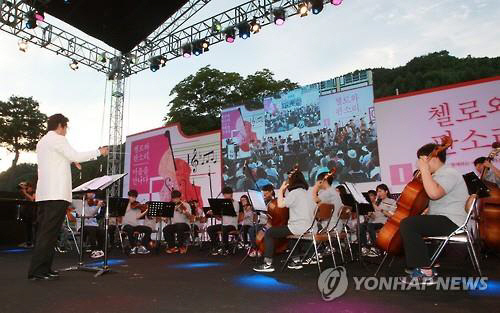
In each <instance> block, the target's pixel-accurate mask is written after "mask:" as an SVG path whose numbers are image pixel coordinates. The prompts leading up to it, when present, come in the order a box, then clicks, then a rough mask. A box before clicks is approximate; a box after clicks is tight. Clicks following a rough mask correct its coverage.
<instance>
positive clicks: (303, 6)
mask: <svg viewBox="0 0 500 313" xmlns="http://www.w3.org/2000/svg"><path fill="white" fill-rule="evenodd" d="M297 12H298V13H299V16H300V17H304V16H307V15H308V14H309V4H308V3H307V2H302V3H299V5H298V6H297Z"/></svg>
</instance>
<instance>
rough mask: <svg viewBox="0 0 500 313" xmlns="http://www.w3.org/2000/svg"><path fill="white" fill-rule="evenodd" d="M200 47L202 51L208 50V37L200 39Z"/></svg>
mask: <svg viewBox="0 0 500 313" xmlns="http://www.w3.org/2000/svg"><path fill="white" fill-rule="evenodd" d="M201 47H202V48H203V52H207V51H208V47H210V42H209V41H208V39H203V40H202V41H201Z"/></svg>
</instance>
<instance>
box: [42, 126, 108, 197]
mask: <svg viewBox="0 0 500 313" xmlns="http://www.w3.org/2000/svg"><path fill="white" fill-rule="evenodd" d="M99 155H100V152H99V150H92V151H87V152H77V151H75V150H74V149H73V148H72V147H71V146H70V145H69V143H68V140H67V139H66V137H65V136H62V135H58V134H57V133H56V132H55V131H49V132H48V133H47V134H46V135H45V136H43V137H42V139H40V141H39V142H38V144H37V145H36V157H37V163H38V183H37V188H36V201H37V202H38V201H47V200H65V201H68V202H71V199H72V196H71V195H72V193H71V190H72V189H73V188H72V185H71V162H85V161H89V160H92V159H95V158H97V157H98V156H99Z"/></svg>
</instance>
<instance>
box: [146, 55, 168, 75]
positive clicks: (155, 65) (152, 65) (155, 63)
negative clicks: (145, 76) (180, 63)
mask: <svg viewBox="0 0 500 313" xmlns="http://www.w3.org/2000/svg"><path fill="white" fill-rule="evenodd" d="M160 64H161V60H160V58H159V57H157V56H156V57H152V58H151V59H149V69H150V70H151V72H156V71H157V70H159V69H160ZM164 64H165V63H164ZM163 66H165V65H163Z"/></svg>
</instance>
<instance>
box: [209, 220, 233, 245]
mask: <svg viewBox="0 0 500 313" xmlns="http://www.w3.org/2000/svg"><path fill="white" fill-rule="evenodd" d="M220 230H221V224H219V225H212V226H209V227H208V228H207V233H208V236H209V237H210V242H211V243H212V248H215V247H216V245H217V244H218V243H219V237H218V236H217V232H218V231H220ZM233 230H236V227H234V226H233V225H224V226H223V227H222V243H223V244H224V248H226V249H227V247H228V245H229V232H231V231H233Z"/></svg>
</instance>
